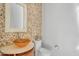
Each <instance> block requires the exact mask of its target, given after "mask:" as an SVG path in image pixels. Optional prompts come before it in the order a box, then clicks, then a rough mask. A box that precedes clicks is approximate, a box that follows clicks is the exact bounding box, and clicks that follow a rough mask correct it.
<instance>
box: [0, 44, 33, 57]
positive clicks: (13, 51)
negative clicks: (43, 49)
mask: <svg viewBox="0 0 79 59" xmlns="http://www.w3.org/2000/svg"><path fill="white" fill-rule="evenodd" d="M0 51H1V52H3V53H2V56H33V55H34V44H33V43H30V44H29V45H27V46H25V47H23V48H19V47H16V46H15V45H14V44H13V45H9V46H5V47H2V48H0Z"/></svg>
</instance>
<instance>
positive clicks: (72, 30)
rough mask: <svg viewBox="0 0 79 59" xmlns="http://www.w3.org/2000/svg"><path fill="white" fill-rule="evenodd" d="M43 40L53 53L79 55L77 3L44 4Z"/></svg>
mask: <svg viewBox="0 0 79 59" xmlns="http://www.w3.org/2000/svg"><path fill="white" fill-rule="evenodd" d="M43 19H44V20H43V42H44V43H47V44H49V45H50V46H51V48H52V51H51V52H52V55H79V50H76V47H77V46H79V32H78V27H77V21H76V20H77V14H76V4H61V3H60V4H55V3H52V4H43Z"/></svg>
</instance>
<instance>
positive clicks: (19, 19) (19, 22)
mask: <svg viewBox="0 0 79 59" xmlns="http://www.w3.org/2000/svg"><path fill="white" fill-rule="evenodd" d="M26 9H27V8H26V5H25V4H18V3H17V4H16V3H10V4H5V32H26V25H27V24H26V23H27V19H26V16H27V14H26V13H27V12H26V11H27V10H26Z"/></svg>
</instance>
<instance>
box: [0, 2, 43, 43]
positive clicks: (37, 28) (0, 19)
mask: <svg viewBox="0 0 79 59" xmlns="http://www.w3.org/2000/svg"><path fill="white" fill-rule="evenodd" d="M26 5H27V11H28V12H27V15H28V17H27V18H28V23H27V32H24V33H20V37H21V38H27V37H31V38H34V37H35V36H36V35H37V36H39V37H41V24H42V21H41V20H42V4H35V3H34V4H33V3H32V4H26ZM17 36H18V35H17V33H16V32H15V33H5V4H0V42H5V41H9V42H12V41H13V40H15V39H16V38H17Z"/></svg>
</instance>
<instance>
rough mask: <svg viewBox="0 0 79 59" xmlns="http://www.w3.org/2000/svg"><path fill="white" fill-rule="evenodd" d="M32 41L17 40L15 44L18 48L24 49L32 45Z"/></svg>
mask: <svg viewBox="0 0 79 59" xmlns="http://www.w3.org/2000/svg"><path fill="white" fill-rule="evenodd" d="M31 42H32V41H31V40H30V39H16V40H15V41H14V44H15V46H16V47H19V48H22V47H25V46H26V45H28V44H29V43H31Z"/></svg>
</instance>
